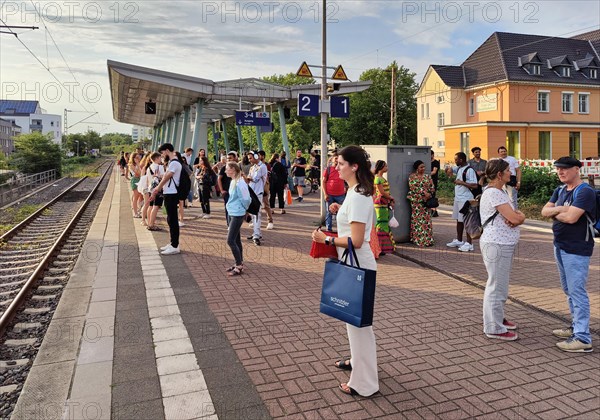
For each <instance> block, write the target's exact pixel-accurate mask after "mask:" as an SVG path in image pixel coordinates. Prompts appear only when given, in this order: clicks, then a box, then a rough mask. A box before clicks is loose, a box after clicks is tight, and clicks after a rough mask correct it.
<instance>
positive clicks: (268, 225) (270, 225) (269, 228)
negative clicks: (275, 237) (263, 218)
mask: <svg viewBox="0 0 600 420" xmlns="http://www.w3.org/2000/svg"><path fill="white" fill-rule="evenodd" d="M273 228H274V226H273V222H269V223H268V224H267V230H273Z"/></svg>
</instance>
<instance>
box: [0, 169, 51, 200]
mask: <svg viewBox="0 0 600 420" xmlns="http://www.w3.org/2000/svg"><path fill="white" fill-rule="evenodd" d="M53 181H56V169H51V170H49V171H45V172H39V173H37V174H32V175H15V177H13V178H11V179H10V180H9V181H8V182H7V183H5V184H2V185H0V206H3V205H5V204H8V203H10V202H13V201H15V200H16V199H17V198H19V197H22V196H24V195H26V194H27V193H28V192H29V191H31V190H33V189H35V188H37V187H40V186H42V185H44V184H47V183H49V182H53Z"/></svg>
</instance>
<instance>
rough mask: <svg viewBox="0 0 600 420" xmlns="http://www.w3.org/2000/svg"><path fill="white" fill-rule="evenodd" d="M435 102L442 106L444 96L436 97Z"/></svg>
mask: <svg viewBox="0 0 600 420" xmlns="http://www.w3.org/2000/svg"><path fill="white" fill-rule="evenodd" d="M435 101H436V102H437V103H438V104H443V103H444V102H445V101H446V100H445V99H444V95H438V96H437V97H436V98H435Z"/></svg>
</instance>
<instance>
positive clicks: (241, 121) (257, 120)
mask: <svg viewBox="0 0 600 420" xmlns="http://www.w3.org/2000/svg"><path fill="white" fill-rule="evenodd" d="M235 123H236V124H237V125H250V126H254V125H258V126H261V127H263V126H267V125H271V118H269V113H268V112H254V111H235Z"/></svg>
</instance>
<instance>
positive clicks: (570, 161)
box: [554, 156, 583, 168]
mask: <svg viewBox="0 0 600 420" xmlns="http://www.w3.org/2000/svg"><path fill="white" fill-rule="evenodd" d="M554 166H556V167H557V168H573V167H577V168H581V167H582V166H583V165H582V164H581V162H580V161H579V160H578V159H575V158H572V157H570V156H563V157H561V158H558V159H557V160H556V161H555V162H554Z"/></svg>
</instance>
